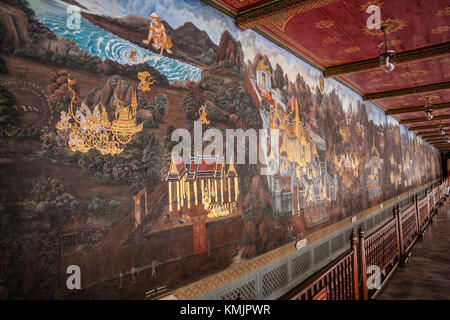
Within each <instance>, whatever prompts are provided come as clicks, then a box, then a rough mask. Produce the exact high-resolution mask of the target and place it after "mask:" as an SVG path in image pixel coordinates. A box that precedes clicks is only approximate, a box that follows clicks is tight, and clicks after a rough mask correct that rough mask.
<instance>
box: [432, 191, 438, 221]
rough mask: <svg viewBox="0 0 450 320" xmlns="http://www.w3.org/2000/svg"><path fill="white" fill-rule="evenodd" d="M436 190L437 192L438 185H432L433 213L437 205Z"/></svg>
mask: <svg viewBox="0 0 450 320" xmlns="http://www.w3.org/2000/svg"><path fill="white" fill-rule="evenodd" d="M438 192H439V187H437V186H436V187H434V188H433V215H434V213H435V212H436V209H437V206H438V205H439V196H438Z"/></svg>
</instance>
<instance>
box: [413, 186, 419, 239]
mask: <svg viewBox="0 0 450 320" xmlns="http://www.w3.org/2000/svg"><path fill="white" fill-rule="evenodd" d="M414 203H415V204H416V227H417V235H419V234H420V222H419V221H420V216H419V200H418V199H417V194H416V195H415V196H414Z"/></svg>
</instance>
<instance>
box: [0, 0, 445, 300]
mask: <svg viewBox="0 0 450 320" xmlns="http://www.w3.org/2000/svg"><path fill="white" fill-rule="evenodd" d="M73 5H76V6H77V7H76V8H75V7H73ZM77 8H81V9H80V10H78V9H77ZM11 19H12V20H14V21H15V23H9V22H8V21H10V20H11ZM0 25H1V31H2V32H0V42H1V44H2V49H1V51H0V105H1V107H0V138H1V142H0V159H1V160H0V172H1V174H0V182H1V183H0V252H2V254H1V255H0V289H1V291H0V294H1V295H3V296H6V297H9V298H145V297H147V298H151V297H153V296H156V295H158V294H159V293H163V292H167V291H169V290H172V289H175V288H178V287H180V286H183V285H186V284H188V283H191V282H193V281H195V280H198V279H201V278H203V277H205V276H207V275H211V274H213V273H215V272H219V271H222V270H224V269H226V268H227V267H229V266H231V265H234V264H239V263H240V262H241V261H243V260H247V259H251V258H254V257H256V256H258V255H261V254H263V253H265V252H268V251H270V250H273V249H275V248H278V247H280V246H281V245H283V244H286V243H288V242H290V241H293V240H296V239H300V238H303V237H304V236H305V235H307V234H310V233H312V232H314V231H317V230H320V229H322V228H324V227H326V226H329V225H331V224H334V223H336V222H338V221H340V220H342V219H344V218H347V217H349V216H352V215H354V214H357V213H358V212H361V211H362V210H365V209H367V208H370V207H372V206H374V205H376V204H378V203H380V202H382V201H384V200H388V199H390V198H393V197H395V196H397V195H399V194H401V193H403V192H405V191H408V190H410V189H412V188H414V187H416V186H419V185H422V184H424V183H427V182H430V181H432V180H433V179H435V178H438V177H439V176H441V165H440V156H439V152H438V151H437V150H436V149H434V148H433V147H431V146H430V145H429V144H427V143H426V142H424V141H423V140H421V139H420V138H418V137H416V136H415V135H414V134H413V133H412V132H409V131H408V130H407V128H405V127H404V126H401V125H399V124H398V122H397V121H396V120H395V119H394V118H392V117H389V116H388V117H386V116H385V115H384V112H383V111H382V110H381V109H379V108H378V107H377V106H375V105H374V104H372V103H370V102H363V101H362V99H361V97H360V96H359V95H357V94H356V93H354V92H353V91H351V90H350V89H348V88H346V87H344V86H343V85H341V84H339V83H338V82H336V81H334V80H332V79H324V78H322V75H321V72H319V71H318V70H316V69H314V68H312V67H311V66H309V65H307V64H306V63H304V62H302V61H300V60H299V59H297V58H296V57H294V56H292V55H291V54H289V53H287V52H286V51H284V50H282V49H280V48H279V47H277V46H275V45H274V44H273V43H271V42H269V41H267V40H266V39H264V38H263V37H261V36H259V35H258V34H256V33H254V32H253V31H250V30H249V31H241V30H239V29H237V28H236V27H235V26H234V22H233V21H232V19H230V18H228V17H226V16H224V15H222V14H221V13H219V12H217V11H215V10H214V9H212V8H210V7H208V6H206V5H205V4H203V3H202V2H201V1H198V0H145V1H144V0H133V1H128V0H110V1H99V0H77V1H74V0H71V1H59V0H46V1H44V0H29V1H28V2H26V1H25V0H5V1H2V3H0ZM197 120H198V121H201V122H202V124H203V130H205V129H207V128H218V129H220V130H221V131H223V132H225V130H226V129H238V128H241V129H244V130H246V129H250V128H253V129H262V128H266V129H278V130H279V131H278V132H279V135H278V136H277V137H278V138H279V142H280V143H279V151H280V157H279V168H280V170H279V172H277V173H275V174H273V175H268V176H264V175H261V174H260V165H258V164H237V163H236V162H231V163H229V162H225V161H224V158H222V157H220V156H218V155H213V156H210V157H208V156H205V155H194V154H192V157H191V159H190V162H189V163H183V161H182V160H181V157H176V158H172V156H171V150H172V147H173V146H174V145H175V142H173V141H172V140H171V136H172V133H173V132H174V130H175V129H178V128H186V129H188V130H189V131H190V132H191V133H193V131H194V121H197ZM205 145H206V144H205ZM268 157H270V154H269V155H268ZM69 265H77V266H79V267H80V269H81V275H82V278H81V286H82V290H68V289H67V287H66V279H67V273H66V268H67V266H69Z"/></svg>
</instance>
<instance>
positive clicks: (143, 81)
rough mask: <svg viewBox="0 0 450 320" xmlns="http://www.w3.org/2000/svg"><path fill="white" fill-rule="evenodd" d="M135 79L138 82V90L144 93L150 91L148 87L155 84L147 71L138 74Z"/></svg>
mask: <svg viewBox="0 0 450 320" xmlns="http://www.w3.org/2000/svg"><path fill="white" fill-rule="evenodd" d="M137 77H138V79H139V80H140V82H139V87H138V89H139V90H141V91H144V92H148V91H150V90H151V89H150V85H152V84H153V83H155V81H154V80H153V79H152V76H151V75H150V73H149V72H148V71H143V72H139V73H138V74H137Z"/></svg>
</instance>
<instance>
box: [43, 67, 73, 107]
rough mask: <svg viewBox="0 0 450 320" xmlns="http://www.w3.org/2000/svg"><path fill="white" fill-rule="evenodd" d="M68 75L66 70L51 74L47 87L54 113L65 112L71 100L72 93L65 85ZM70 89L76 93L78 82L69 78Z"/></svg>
mask: <svg viewBox="0 0 450 320" xmlns="http://www.w3.org/2000/svg"><path fill="white" fill-rule="evenodd" d="M68 76H69V73H68V72H67V70H64V69H63V70H60V71H58V72H57V73H55V74H53V75H52V77H51V80H50V84H49V85H48V86H47V92H48V94H49V99H50V101H51V102H52V105H53V107H54V109H55V111H56V112H60V111H65V110H67V107H68V106H69V103H70V101H71V99H72V95H73V94H72V92H71V91H70V90H69V86H68V85H67V81H68ZM70 87H71V88H72V89H73V90H74V91H75V92H76V93H78V81H77V80H76V79H73V78H71V81H70Z"/></svg>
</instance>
